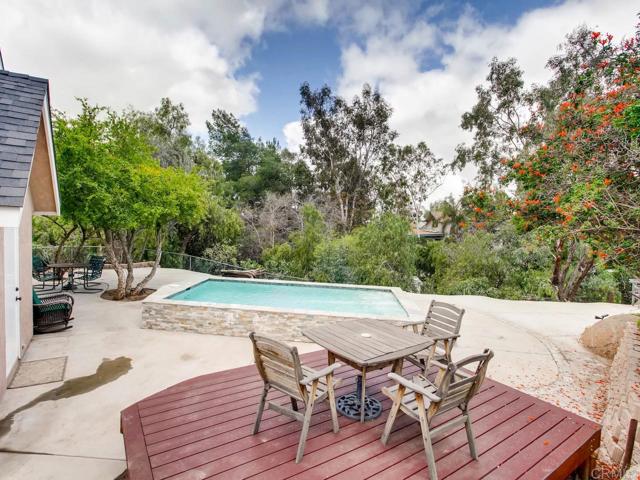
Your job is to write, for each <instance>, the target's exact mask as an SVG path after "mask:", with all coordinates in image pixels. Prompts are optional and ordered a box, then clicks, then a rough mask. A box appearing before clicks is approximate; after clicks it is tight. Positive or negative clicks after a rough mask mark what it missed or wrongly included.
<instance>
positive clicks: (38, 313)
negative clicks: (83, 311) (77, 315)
mask: <svg viewBox="0 0 640 480" xmlns="http://www.w3.org/2000/svg"><path fill="white" fill-rule="evenodd" d="M72 313H73V297H72V296H71V295H68V294H66V293H56V294H53V295H46V296H44V295H43V296H42V297H41V296H39V295H38V294H37V293H36V291H35V289H33V333H36V334H37V333H53V332H59V331H62V330H66V329H68V328H71V326H70V325H69V322H70V321H71V320H73V317H72V316H71V315H72Z"/></svg>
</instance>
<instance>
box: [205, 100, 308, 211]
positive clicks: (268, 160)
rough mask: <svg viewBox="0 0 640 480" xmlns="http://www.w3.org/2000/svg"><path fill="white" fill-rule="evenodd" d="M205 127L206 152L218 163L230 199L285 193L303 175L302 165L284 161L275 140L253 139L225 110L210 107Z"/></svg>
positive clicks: (247, 200) (244, 200)
mask: <svg viewBox="0 0 640 480" xmlns="http://www.w3.org/2000/svg"><path fill="white" fill-rule="evenodd" d="M207 129H208V131H209V148H210V151H211V152H212V154H213V155H214V156H215V157H216V158H218V159H220V161H221V163H222V169H223V171H224V176H225V178H226V180H227V182H228V187H229V188H228V190H227V193H228V195H229V196H230V197H232V198H233V199H234V200H239V201H240V202H242V203H249V204H253V203H256V202H260V201H261V200H262V199H263V198H264V196H265V195H266V193H267V192H273V193H278V194H284V193H288V192H291V191H292V190H294V189H295V188H296V183H295V182H296V180H297V179H302V178H303V177H304V174H305V172H303V171H302V169H303V168H304V164H300V163H297V162H296V163H295V164H293V163H290V162H287V161H284V160H283V154H282V151H281V149H280V146H279V145H278V143H277V142H276V141H275V140H274V141H271V142H266V143H265V142H263V141H262V140H259V139H258V140H255V139H254V138H253V137H252V136H251V134H250V133H249V131H248V130H247V128H246V127H244V126H242V125H241V124H240V122H239V121H238V120H237V119H236V118H235V117H234V116H233V115H232V114H231V113H229V112H226V111H224V110H214V111H213V112H212V114H211V120H209V121H207ZM284 157H285V158H287V159H288V158H292V157H290V156H289V155H284Z"/></svg>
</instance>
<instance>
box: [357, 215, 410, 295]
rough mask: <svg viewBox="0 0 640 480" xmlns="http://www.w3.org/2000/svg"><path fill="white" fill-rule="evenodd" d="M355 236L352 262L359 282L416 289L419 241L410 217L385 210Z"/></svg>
mask: <svg viewBox="0 0 640 480" xmlns="http://www.w3.org/2000/svg"><path fill="white" fill-rule="evenodd" d="M352 235H353V241H352V242H353V244H352V248H351V249H350V250H351V251H350V255H349V264H350V266H351V269H352V270H353V273H354V276H355V279H356V281H357V282H358V283H361V284H364V285H388V286H396V287H400V288H403V289H405V290H408V291H411V290H413V289H414V283H413V277H414V276H415V274H416V259H417V242H416V238H415V237H414V236H413V235H411V225H410V224H409V221H408V220H407V219H405V218H404V217H401V216H398V215H393V214H390V213H386V214H383V215H381V216H379V217H377V218H375V219H373V220H372V221H371V222H370V223H369V224H367V225H366V226H364V227H360V228H358V229H356V230H354V232H353V234H352Z"/></svg>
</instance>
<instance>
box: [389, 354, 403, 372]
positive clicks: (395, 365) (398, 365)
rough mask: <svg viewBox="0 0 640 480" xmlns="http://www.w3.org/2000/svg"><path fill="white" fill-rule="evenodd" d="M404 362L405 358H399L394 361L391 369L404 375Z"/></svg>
mask: <svg viewBox="0 0 640 480" xmlns="http://www.w3.org/2000/svg"><path fill="white" fill-rule="evenodd" d="M403 362H404V359H403V358H399V359H398V360H394V361H393V365H392V367H391V371H392V372H393V373H395V374H396V375H400V376H402V363H403Z"/></svg>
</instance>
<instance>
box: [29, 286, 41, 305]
mask: <svg viewBox="0 0 640 480" xmlns="http://www.w3.org/2000/svg"><path fill="white" fill-rule="evenodd" d="M31 291H32V292H33V304H34V305H42V300H40V297H39V296H38V294H37V293H36V291H35V289H33V288H32V289H31Z"/></svg>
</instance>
